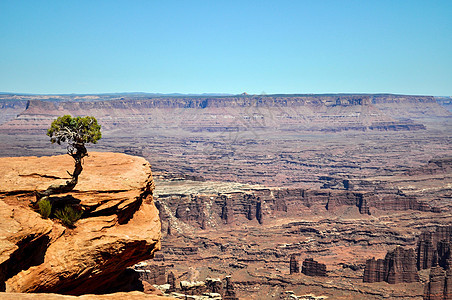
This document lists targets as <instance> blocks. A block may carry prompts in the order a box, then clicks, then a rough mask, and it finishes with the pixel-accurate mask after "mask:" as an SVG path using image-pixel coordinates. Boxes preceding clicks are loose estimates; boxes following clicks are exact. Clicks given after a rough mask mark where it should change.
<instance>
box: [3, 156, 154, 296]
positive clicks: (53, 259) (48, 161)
mask: <svg viewBox="0 0 452 300" xmlns="http://www.w3.org/2000/svg"><path fill="white" fill-rule="evenodd" d="M83 167H84V170H83V172H82V174H81V176H80V178H79V184H78V185H77V186H76V187H75V189H74V190H73V191H72V192H71V193H68V194H61V195H56V196H53V198H55V199H56V200H58V201H71V202H76V203H78V204H79V205H80V206H81V207H82V208H83V211H84V213H83V215H82V219H81V220H79V221H77V223H76V224H75V226H76V227H75V228H74V229H68V228H65V227H63V226H62V225H61V224H60V223H59V222H58V220H43V219H42V218H41V216H40V215H39V214H38V213H37V212H34V211H33V210H32V209H31V208H29V206H28V203H29V201H30V200H33V198H34V196H33V192H34V190H44V189H45V188H47V187H48V186H49V185H50V184H54V183H56V182H57V181H58V180H67V178H69V176H68V175H67V173H66V170H69V171H70V170H72V168H73V161H72V158H71V157H69V156H68V155H62V156H53V157H39V158H38V157H18V158H0V178H2V183H1V186H0V206H1V210H0V211H1V214H2V216H1V217H2V222H1V223H0V270H2V271H3V272H0V273H1V274H4V276H3V277H4V278H0V280H1V283H3V287H2V290H6V292H20V293H24V292H47V293H63V294H73V295H81V294H86V293H99V292H108V291H109V288H110V287H112V286H114V281H115V279H116V277H117V276H118V275H119V274H120V273H121V271H122V270H124V269H125V268H127V267H129V266H132V265H134V264H136V263H137V262H140V261H143V260H146V259H150V258H153V256H154V252H155V251H158V250H160V237H161V236H160V219H159V215H158V211H157V209H156V207H155V206H154V202H153V198H152V192H153V189H154V184H153V180H152V174H151V168H150V165H149V163H148V162H147V161H146V160H145V159H143V158H139V157H133V156H128V155H124V154H114V153H90V156H89V157H87V158H85V161H84V164H83ZM18 262H20V263H18Z"/></svg>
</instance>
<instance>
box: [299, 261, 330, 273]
mask: <svg viewBox="0 0 452 300" xmlns="http://www.w3.org/2000/svg"><path fill="white" fill-rule="evenodd" d="M301 273H303V274H305V275H307V276H328V275H327V274H326V265H325V264H322V263H319V262H317V261H315V260H314V259H312V258H306V259H305V260H304V261H303V265H302V267H301Z"/></svg>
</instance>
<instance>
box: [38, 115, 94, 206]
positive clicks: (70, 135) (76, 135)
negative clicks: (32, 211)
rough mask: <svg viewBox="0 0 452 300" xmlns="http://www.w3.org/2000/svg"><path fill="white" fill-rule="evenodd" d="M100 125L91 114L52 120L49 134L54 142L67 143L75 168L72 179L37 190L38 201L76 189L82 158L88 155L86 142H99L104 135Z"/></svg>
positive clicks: (66, 116)
mask: <svg viewBox="0 0 452 300" xmlns="http://www.w3.org/2000/svg"><path fill="white" fill-rule="evenodd" d="M100 127H101V126H100V125H99V124H97V120H96V118H94V117H90V116H87V117H71V116H70V115H65V116H62V117H58V118H57V119H56V120H54V121H53V122H52V124H51V125H50V128H49V129H48V130H47V135H48V136H50V141H51V142H52V144H53V143H57V144H58V145H61V143H67V153H68V154H69V155H70V156H72V158H73V159H74V161H75V168H74V172H72V173H69V172H68V174H69V175H70V176H71V180H68V181H66V184H54V185H51V186H49V187H48V188H47V189H46V190H45V191H44V192H37V195H36V198H37V201H39V200H40V199H41V198H43V197H46V196H50V195H54V194H61V193H67V192H69V191H71V190H72V189H74V187H75V186H76V184H77V182H78V176H79V175H80V173H81V172H82V170H83V167H82V159H83V158H84V157H85V156H88V151H87V150H86V148H85V144H87V143H93V144H96V143H97V141H98V140H99V139H100V138H101V137H102V134H101V132H100Z"/></svg>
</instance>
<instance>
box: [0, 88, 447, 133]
mask: <svg viewBox="0 0 452 300" xmlns="http://www.w3.org/2000/svg"><path fill="white" fill-rule="evenodd" d="M12 98H13V99H11V98H8V97H7V96H3V97H0V111H1V112H2V115H3V116H4V117H2V119H3V124H2V125H1V126H0V131H2V132H5V131H6V132H10V133H11V132H13V131H15V130H16V131H17V130H19V131H23V130H33V131H34V130H43V129H45V128H47V127H48V126H49V124H50V122H51V120H53V119H54V118H55V117H57V116H61V115H64V114H70V115H76V116H77V115H92V116H95V117H96V118H98V120H99V122H100V123H101V124H102V126H103V128H104V130H107V131H108V130H126V131H127V130H130V129H133V130H134V131H140V130H156V131H161V130H180V131H182V132H183V131H188V132H200V131H205V132H238V131H250V130H251V131H255V130H276V131H325V132H337V131H343V130H358V131H367V130H384V131H386V130H419V129H425V126H424V125H423V124H422V122H420V121H419V120H420V119H422V118H426V117H427V118H432V117H445V116H450V115H451V113H450V112H449V111H447V110H446V109H445V108H443V107H441V106H440V105H439V104H438V103H437V101H436V100H435V98H434V97H432V96H410V95H391V94H378V95H373V94H324V95H245V94H242V95H234V96H208V95H203V96H186V95H183V96H148V95H141V94H140V95H136V94H133V95H130V96H126V95H123V94H121V95H108V96H106V95H92V96H80V95H71V96H61V97H58V96H26V97H25V96H24V97H21V96H17V95H15V96H13V97H12ZM12 100H15V101H12ZM25 100H26V101H25ZM2 119H0V121H2Z"/></svg>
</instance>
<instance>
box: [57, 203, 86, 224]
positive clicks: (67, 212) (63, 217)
mask: <svg viewBox="0 0 452 300" xmlns="http://www.w3.org/2000/svg"><path fill="white" fill-rule="evenodd" d="M82 213H83V211H81V210H80V209H77V208H74V207H72V206H71V205H66V206H64V208H61V209H57V210H56V211H55V214H54V215H55V217H56V218H57V219H59V220H60V221H61V222H63V224H64V225H65V226H67V227H70V228H72V227H74V224H75V222H77V220H79V219H80V218H81V216H82Z"/></svg>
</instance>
